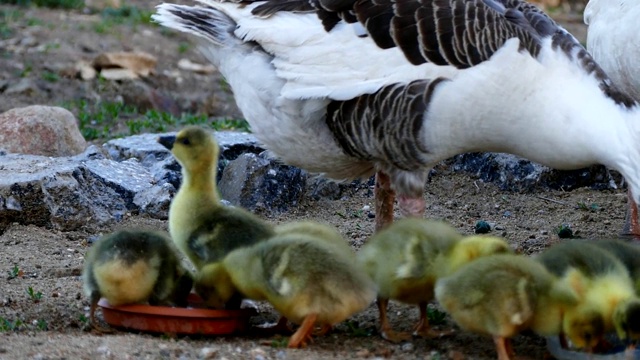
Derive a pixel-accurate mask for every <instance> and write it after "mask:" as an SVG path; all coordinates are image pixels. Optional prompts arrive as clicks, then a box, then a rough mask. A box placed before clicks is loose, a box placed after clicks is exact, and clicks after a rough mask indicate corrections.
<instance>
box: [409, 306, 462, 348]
mask: <svg viewBox="0 0 640 360" xmlns="http://www.w3.org/2000/svg"><path fill="white" fill-rule="evenodd" d="M418 308H419V309H420V320H419V321H418V324H416V326H415V327H414V328H413V336H420V337H423V338H427V339H428V338H440V337H444V336H450V335H453V334H454V332H455V331H453V330H449V331H436V330H433V329H432V328H431V326H429V318H428V317H427V303H426V302H421V303H420V304H418Z"/></svg>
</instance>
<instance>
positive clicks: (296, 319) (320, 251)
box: [196, 232, 376, 348]
mask: <svg viewBox="0 0 640 360" xmlns="http://www.w3.org/2000/svg"><path fill="white" fill-rule="evenodd" d="M196 291H197V292H198V294H200V295H201V296H202V297H203V299H205V302H206V303H207V304H208V305H213V306H221V305H222V304H225V303H226V302H227V301H228V299H229V298H231V297H232V296H233V295H234V294H235V293H236V292H237V291H239V292H240V293H241V294H242V295H244V296H245V297H248V298H251V299H254V300H267V301H269V302H270V303H271V304H272V305H273V306H274V308H275V309H276V310H277V311H278V312H280V314H281V315H282V316H284V317H286V318H287V319H289V320H290V321H292V322H293V323H297V324H300V325H301V326H300V327H299V328H298V330H297V331H296V332H295V333H294V334H293V336H292V337H291V338H290V340H289V344H288V346H289V347H291V348H297V347H304V346H305V345H306V343H307V342H308V341H309V340H310V339H311V334H312V331H313V329H314V326H315V325H316V324H317V325H320V326H321V327H322V330H321V331H322V332H326V330H328V329H329V328H330V327H331V326H333V325H334V324H336V323H339V322H341V321H343V320H345V319H346V318H348V317H349V316H351V315H352V314H354V313H356V312H358V311H361V310H363V309H364V308H366V307H367V306H368V305H369V304H370V303H371V301H373V299H374V297H375V293H376V289H375V285H374V284H373V283H372V282H371V279H369V277H368V276H367V274H366V273H365V272H364V271H363V270H362V269H361V268H359V267H358V266H357V264H356V263H355V262H354V261H353V256H351V255H348V254H347V255H345V254H344V252H343V251H342V249H341V248H340V246H336V245H335V244H332V240H327V239H321V238H319V237H318V234H317V233H315V234H314V233H311V234H304V233H299V232H288V233H286V234H281V235H276V236H275V237H273V238H271V239H269V240H267V241H264V242H260V243H258V244H256V245H254V246H252V247H246V248H240V249H236V250H234V251H233V252H231V253H229V254H228V255H227V256H226V257H225V258H224V260H223V261H222V262H219V263H215V264H209V265H206V266H205V267H203V268H202V270H201V271H200V272H199V274H198V276H197V278H196Z"/></svg>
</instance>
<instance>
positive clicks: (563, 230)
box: [555, 224, 573, 239]
mask: <svg viewBox="0 0 640 360" xmlns="http://www.w3.org/2000/svg"><path fill="white" fill-rule="evenodd" d="M555 231H556V234H558V237H559V238H560V239H569V238H572V237H573V230H571V228H570V227H569V225H566V224H562V225H560V226H558V227H556V229H555Z"/></svg>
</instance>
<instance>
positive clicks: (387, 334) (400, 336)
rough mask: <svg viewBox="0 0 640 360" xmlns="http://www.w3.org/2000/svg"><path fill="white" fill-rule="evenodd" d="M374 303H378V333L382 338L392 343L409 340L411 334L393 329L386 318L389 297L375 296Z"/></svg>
mask: <svg viewBox="0 0 640 360" xmlns="http://www.w3.org/2000/svg"><path fill="white" fill-rule="evenodd" d="M376 304H378V312H379V314H380V335H381V336H382V338H383V339H385V340H387V341H391V342H392V343H399V342H402V341H409V340H411V334H408V333H402V332H397V331H393V330H392V329H391V325H389V321H388V319H387V305H389V299H384V298H380V297H379V298H377V300H376Z"/></svg>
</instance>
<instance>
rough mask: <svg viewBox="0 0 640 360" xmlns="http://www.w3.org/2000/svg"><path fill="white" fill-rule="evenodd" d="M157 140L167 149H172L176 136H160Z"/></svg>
mask: <svg viewBox="0 0 640 360" xmlns="http://www.w3.org/2000/svg"><path fill="white" fill-rule="evenodd" d="M158 142H159V143H160V144H161V145H162V146H164V147H166V148H167V149H169V150H171V149H173V143H174V142H176V137H175V136H174V135H167V136H160V137H159V138H158Z"/></svg>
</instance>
